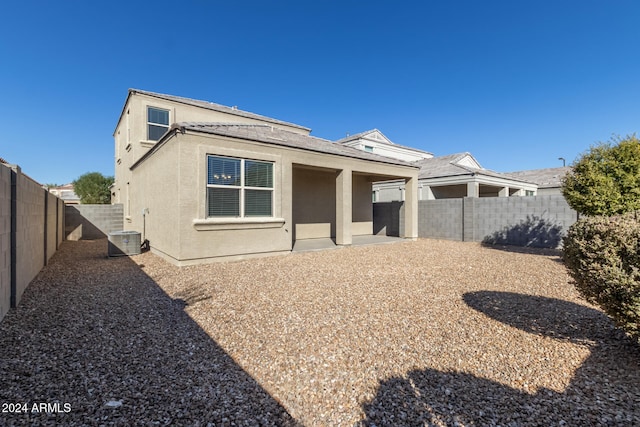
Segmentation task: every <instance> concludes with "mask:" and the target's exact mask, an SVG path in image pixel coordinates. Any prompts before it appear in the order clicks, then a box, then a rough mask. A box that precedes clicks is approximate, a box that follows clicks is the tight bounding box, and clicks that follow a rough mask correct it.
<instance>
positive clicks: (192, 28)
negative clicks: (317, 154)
mask: <svg viewBox="0 0 640 427" xmlns="http://www.w3.org/2000/svg"><path fill="white" fill-rule="evenodd" d="M2 15H3V19H2V25H0V58H2V59H1V63H0V124H1V125H2V136H0V157H3V158H5V159H6V160H8V161H10V162H11V163H17V164H19V165H20V166H21V167H22V169H23V171H24V172H25V173H27V174H28V175H30V176H32V177H33V178H35V179H36V180H38V181H40V182H41V183H59V184H63V183H67V182H70V181H72V180H73V179H75V178H77V177H78V176H79V175H81V174H82V173H85V172H89V171H98V172H102V173H103V174H107V175H112V174H113V137H112V134H113V129H114V127H115V125H116V121H117V119H118V116H119V114H120V111H121V108H122V105H123V103H124V100H125V98H126V95H127V90H128V89H129V88H138V89H143V90H149V91H154V92H160V93H167V94H172V95H179V96H186V97H190V98H196V99H203V100H207V101H211V102H217V103H220V104H224V105H237V106H238V107H239V108H241V109H243V110H247V111H251V112H254V113H259V114H263V115H267V116H270V117H274V118H277V119H280V120H285V121H289V122H293V123H298V124H301V125H304V126H307V127H310V128H312V129H313V131H312V135H315V136H318V137H323V138H327V139H331V140H335V139H339V138H341V137H343V136H345V135H346V134H347V133H351V134H353V133H357V132H361V131H365V130H368V129H372V128H378V129H380V130H381V131H382V132H383V133H384V134H385V135H387V137H389V138H390V139H391V140H392V141H394V142H396V143H398V144H402V145H408V146H413V147H417V148H421V149H424V150H427V151H431V152H433V153H434V154H435V155H445V154H451V153H456V152H460V151H470V152H471V153H473V154H474V155H475V156H476V158H477V159H478V160H479V161H480V163H481V164H482V165H483V166H484V167H486V168H489V169H494V170H497V171H501V172H505V171H513V170H522V169H535V168H544V167H555V166H561V161H559V160H558V157H565V158H566V159H567V162H568V163H570V162H572V161H573V160H574V159H575V158H576V156H578V155H579V154H580V153H582V152H584V151H585V150H587V149H588V148H589V146H590V145H592V144H594V143H597V142H599V141H607V140H609V138H610V137H611V136H612V135H614V134H615V135H622V136H624V135H627V134H630V133H635V132H637V131H639V130H640V31H638V24H639V22H640V2H638V1H634V0H626V1H625V0H620V1H618V0H607V1H605V0H600V1H590V0H581V1H577V0H561V1H558V0H553V1H547V0H536V1H513V0H510V1H491V0H487V1H476V0H468V1H461V0H459V1H456V0H452V1H445V0H441V1H412V2H406V1H393V2H392V1H385V2H382V1H351V0H341V1H316V2H305V1H299V0H298V1H278V0H273V1H264V0H261V1H242V0H239V1H224V2H223V1H213V0H211V1H206V0H185V1H180V2H177V1H163V0H160V1H153V2H152V1H145V2H143V1H135V0H129V1H119V0H109V1H100V2H94V1H86V0H82V1H67V0H60V1H31V0H7V1H5V2H4V3H3V6H2Z"/></svg>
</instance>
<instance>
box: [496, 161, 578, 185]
mask: <svg viewBox="0 0 640 427" xmlns="http://www.w3.org/2000/svg"><path fill="white" fill-rule="evenodd" d="M570 171H571V167H570V166H563V167H558V168H546V169H531V170H525V171H517V172H506V173H505V175H507V176H510V177H513V178H519V179H524V180H526V181H531V182H534V183H536V184H538V187H539V188H556V187H561V186H562V179H563V178H564V176H565V175H566V174H567V173H569V172H570Z"/></svg>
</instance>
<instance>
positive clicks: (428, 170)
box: [414, 152, 529, 182]
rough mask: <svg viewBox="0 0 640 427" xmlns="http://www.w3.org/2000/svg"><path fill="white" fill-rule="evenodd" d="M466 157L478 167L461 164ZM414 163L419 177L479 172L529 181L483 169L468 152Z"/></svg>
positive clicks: (439, 176) (438, 176)
mask: <svg viewBox="0 0 640 427" xmlns="http://www.w3.org/2000/svg"><path fill="white" fill-rule="evenodd" d="M468 158H470V160H472V161H473V162H469V161H467V162H466V163H476V164H477V165H478V166H479V167H477V168H476V167H472V166H469V165H465V164H461V162H462V161H463V160H468ZM414 164H415V165H418V166H420V174H419V175H418V178H419V179H427V178H442V177H448V176H463V175H474V174H479V175H486V176H492V177H496V178H502V179H511V180H514V181H523V182H529V180H525V179H523V178H517V177H513V176H507V175H506V174H502V173H499V172H494V171H492V170H489V169H485V168H483V167H482V166H480V163H478V161H477V160H476V159H475V157H473V155H472V154H471V153H469V152H463V153H455V154H449V155H447V156H439V157H432V158H430V159H423V160H418V161H416V162H414Z"/></svg>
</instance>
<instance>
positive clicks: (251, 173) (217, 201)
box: [207, 156, 273, 218]
mask: <svg viewBox="0 0 640 427" xmlns="http://www.w3.org/2000/svg"><path fill="white" fill-rule="evenodd" d="M259 216H263V217H270V216H273V163H271V162H260V161H257V160H245V159H236V158H231V157H218V156H207V217H240V218H244V217H259Z"/></svg>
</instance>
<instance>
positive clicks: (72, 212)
mask: <svg viewBox="0 0 640 427" xmlns="http://www.w3.org/2000/svg"><path fill="white" fill-rule="evenodd" d="M65 211H66V220H65V235H66V238H67V240H83V239H84V240H93V239H104V238H105V237H107V236H108V235H109V233H110V232H112V231H120V230H123V229H124V228H123V206H122V205H121V204H115V205H68V206H66V207H65Z"/></svg>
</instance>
